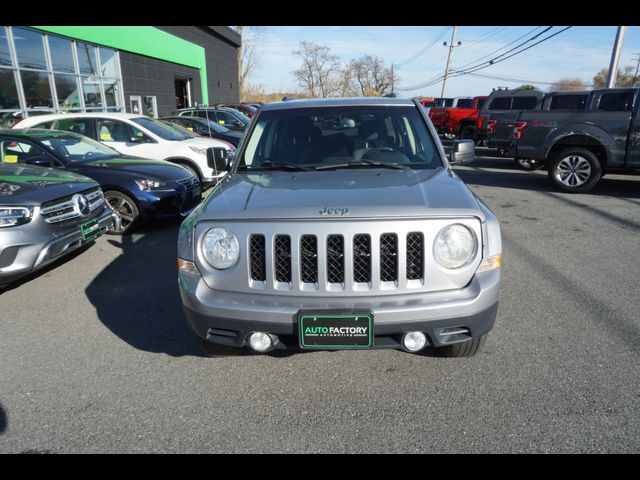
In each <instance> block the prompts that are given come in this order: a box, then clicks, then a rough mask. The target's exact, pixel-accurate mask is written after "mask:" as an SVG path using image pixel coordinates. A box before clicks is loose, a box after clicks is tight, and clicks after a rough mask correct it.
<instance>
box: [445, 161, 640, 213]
mask: <svg viewBox="0 0 640 480" xmlns="http://www.w3.org/2000/svg"><path fill="white" fill-rule="evenodd" d="M486 168H491V169H494V170H484V169H486ZM496 169H499V170H500V171H496ZM454 171H455V172H456V174H458V176H459V177H460V178H462V180H463V181H464V182H465V183H467V184H469V185H481V186H486V187H503V188H516V189H523V190H536V191H539V192H553V193H565V192H562V191H561V190H560V189H559V188H557V187H556V186H555V185H554V184H553V183H552V182H551V180H549V178H548V177H547V172H546V170H539V171H537V172H527V171H524V170H521V169H519V168H518V167H517V165H516V164H515V162H514V161H513V159H511V158H499V159H493V158H491V159H489V158H486V157H479V158H478V157H476V160H475V161H474V162H473V163H471V164H469V165H466V166H464V167H454ZM611 175H615V173H612V174H611ZM580 195H602V196H610V197H621V198H625V197H626V198H640V176H634V175H629V176H628V179H627V178H623V179H621V178H611V177H609V176H605V177H604V178H603V179H601V180H600V182H598V184H597V185H596V186H595V187H594V188H593V190H591V191H590V192H588V193H584V194H580ZM633 203H635V202H633Z"/></svg>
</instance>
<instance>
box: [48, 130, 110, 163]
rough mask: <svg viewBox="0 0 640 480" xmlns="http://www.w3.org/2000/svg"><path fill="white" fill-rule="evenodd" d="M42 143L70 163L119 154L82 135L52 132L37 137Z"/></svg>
mask: <svg viewBox="0 0 640 480" xmlns="http://www.w3.org/2000/svg"><path fill="white" fill-rule="evenodd" d="M38 140H39V141H40V143H42V145H44V146H45V147H46V148H48V149H50V150H51V151H53V152H55V153H57V154H58V155H60V156H61V157H63V158H65V159H66V160H67V161H69V162H72V163H79V162H93V161H96V160H105V159H108V158H114V157H118V156H120V154H119V153H118V152H117V151H115V150H114V149H112V148H111V147H108V146H106V145H103V144H102V143H100V142H96V141H95V140H93V139H91V138H89V137H85V136H82V135H73V134H62V133H52V134H43V136H41V137H38Z"/></svg>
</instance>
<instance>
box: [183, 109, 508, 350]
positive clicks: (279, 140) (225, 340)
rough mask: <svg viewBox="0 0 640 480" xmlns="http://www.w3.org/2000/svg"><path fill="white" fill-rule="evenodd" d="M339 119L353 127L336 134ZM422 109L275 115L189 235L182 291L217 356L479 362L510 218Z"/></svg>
mask: <svg viewBox="0 0 640 480" xmlns="http://www.w3.org/2000/svg"><path fill="white" fill-rule="evenodd" d="M336 119H339V121H336ZM473 157H474V145H473V141H471V140H458V141H455V142H454V143H453V146H452V150H451V153H450V154H449V156H447V155H446V154H445V152H444V149H443V146H442V144H441V143H440V141H439V139H438V136H437V133H436V132H435V130H434V128H433V125H432V124H431V122H430V121H429V119H428V116H427V114H426V112H425V111H424V108H423V107H422V106H421V105H420V104H419V103H417V101H412V100H408V99H406V100H405V99H396V98H362V99H327V100H293V101H287V102H281V103H272V104H269V105H265V106H263V107H262V108H261V109H260V111H259V112H258V113H257V114H256V116H255V117H254V118H253V119H252V123H251V126H250V128H249V130H248V132H247V134H246V138H245V139H244V140H243V141H242V143H241V144H240V148H239V149H238V150H237V151H236V155H235V157H234V158H232V159H229V158H228V156H227V155H226V152H225V151H223V150H216V149H213V150H211V151H210V158H209V161H210V162H211V163H212V164H215V165H216V167H217V168H219V169H224V170H229V174H228V175H227V176H226V177H225V179H224V180H223V181H222V182H221V183H220V184H219V185H218V187H217V188H216V189H215V191H213V192H212V193H211V194H210V195H209V196H208V198H207V199H206V200H205V201H204V202H203V203H202V204H201V205H200V206H199V207H198V208H196V210H194V212H193V213H192V214H191V215H190V216H189V217H187V219H186V220H185V221H184V222H183V224H182V226H181V229H180V232H179V236H178V265H179V278H178V283H179V289H180V294H181V297H182V302H183V305H184V312H185V316H186V320H187V323H188V325H189V326H190V327H191V329H192V330H193V331H194V332H195V334H196V335H197V336H198V337H199V338H200V339H201V340H202V342H203V345H204V346H205V349H206V351H207V352H210V353H212V354H216V352H217V351H220V348H222V349H224V348H227V347H228V348H232V349H233V348H235V349H239V348H242V347H250V348H252V349H253V350H254V351H256V352H269V351H271V350H273V349H279V348H300V349H369V348H373V347H377V348H399V349H403V350H405V351H408V352H420V351H422V350H423V349H424V348H425V347H426V346H431V347H437V348H439V349H440V351H441V352H442V353H444V354H446V355H451V356H471V355H474V354H475V353H476V352H477V351H478V350H479V349H480V347H481V346H482V344H483V342H484V341H485V338H486V337H487V334H488V333H489V331H490V330H491V328H492V327H493V325H494V322H495V319H496V315H497V310H498V297H499V286H500V275H501V262H502V245H501V237H500V227H499V223H498V220H497V219H496V217H495V216H494V214H493V213H492V212H491V210H490V209H489V208H488V207H487V206H486V205H485V204H484V203H483V202H482V200H480V198H478V197H477V196H476V195H475V194H474V193H473V192H471V191H470V190H469V189H468V188H467V187H466V186H465V184H464V183H463V182H462V180H461V179H460V178H459V177H458V176H457V175H456V173H455V172H454V171H453V169H452V168H451V164H452V163H466V162H469V161H472V160H473Z"/></svg>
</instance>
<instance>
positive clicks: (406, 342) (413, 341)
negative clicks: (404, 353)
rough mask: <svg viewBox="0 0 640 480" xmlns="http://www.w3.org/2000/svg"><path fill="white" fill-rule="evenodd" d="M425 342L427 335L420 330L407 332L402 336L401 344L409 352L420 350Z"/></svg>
mask: <svg viewBox="0 0 640 480" xmlns="http://www.w3.org/2000/svg"><path fill="white" fill-rule="evenodd" d="M426 344H427V336H426V335H425V334H424V333H422V332H408V333H405V334H404V337H402V345H403V346H404V348H406V349H407V350H409V351H410V352H417V351H418V350H422V349H423V348H424V346H425V345H426Z"/></svg>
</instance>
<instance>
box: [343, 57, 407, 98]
mask: <svg viewBox="0 0 640 480" xmlns="http://www.w3.org/2000/svg"><path fill="white" fill-rule="evenodd" d="M350 67H351V70H352V71H353V83H354V85H353V88H354V89H355V90H357V91H358V94H359V95H362V96H381V95H384V94H385V93H388V92H389V91H391V86H392V85H393V84H394V83H395V84H397V83H398V80H399V78H398V76H397V73H396V72H394V71H392V69H391V68H388V67H386V66H385V64H384V60H382V59H381V58H380V57H373V56H371V55H365V56H363V57H360V58H358V59H357V60H352V61H351V63H350Z"/></svg>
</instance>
